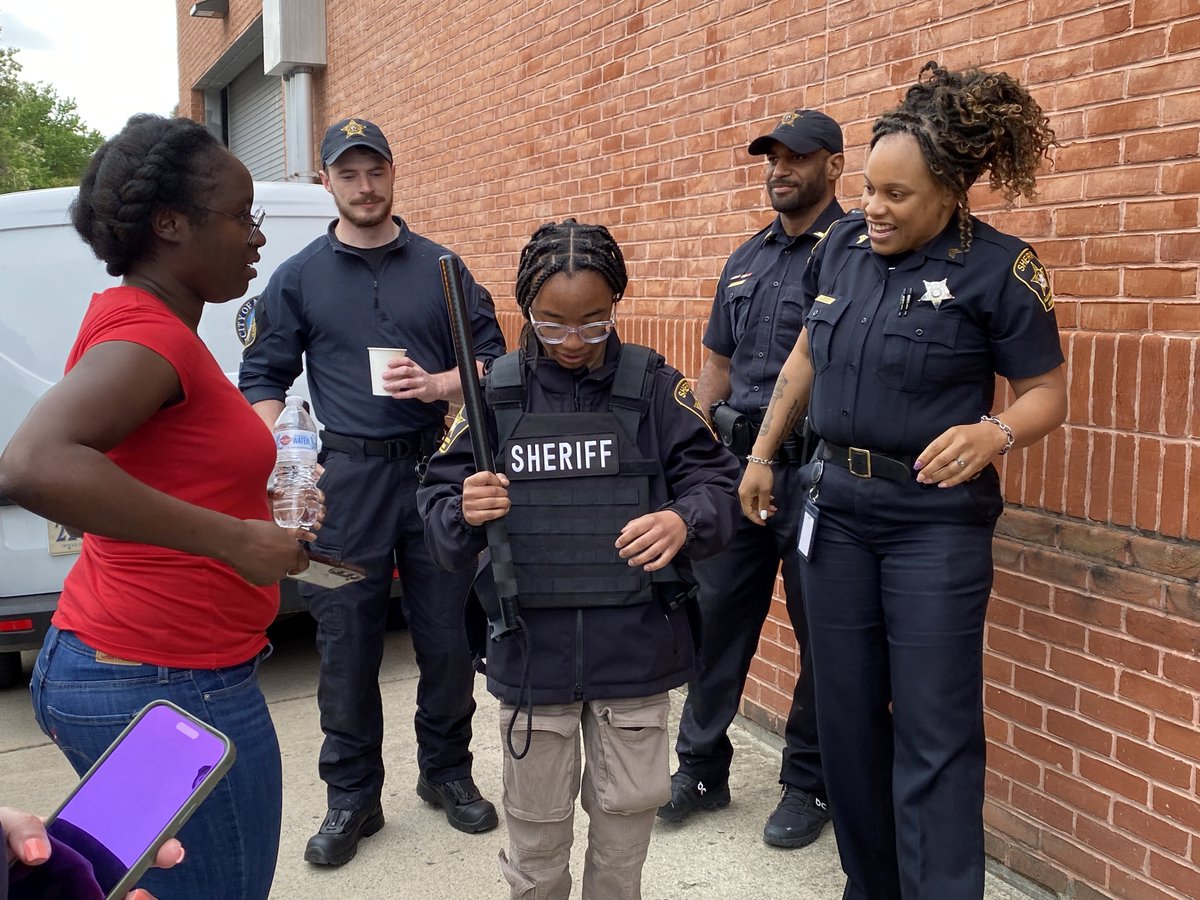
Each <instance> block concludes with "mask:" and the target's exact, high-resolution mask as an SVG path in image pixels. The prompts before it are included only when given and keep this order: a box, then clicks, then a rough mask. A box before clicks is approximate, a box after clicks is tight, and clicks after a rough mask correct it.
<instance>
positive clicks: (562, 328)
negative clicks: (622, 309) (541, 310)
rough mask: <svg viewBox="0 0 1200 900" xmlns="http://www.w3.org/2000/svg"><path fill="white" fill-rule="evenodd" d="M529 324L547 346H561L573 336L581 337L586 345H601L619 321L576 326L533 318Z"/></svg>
mask: <svg viewBox="0 0 1200 900" xmlns="http://www.w3.org/2000/svg"><path fill="white" fill-rule="evenodd" d="M529 324H530V325H532V326H533V333H534V334H536V335H537V336H538V337H539V338H541V339H542V341H544V342H545V343H547V344H561V343H562V342H563V341H565V340H566V339H567V338H569V337H570V336H571V335H573V334H577V335H579V339H580V340H581V341H583V342H584V343H585V344H600V343H603V342H604V340H605V339H606V338H607V337H608V335H609V334H610V333H611V332H612V330H613V326H614V325H616V324H617V320H616V319H605V320H604V321H603V322H588V323H587V324H586V325H578V326H574V325H560V324H559V323H558V322H539V321H538V320H537V319H534V318H533V317H532V316H531V317H530V319H529Z"/></svg>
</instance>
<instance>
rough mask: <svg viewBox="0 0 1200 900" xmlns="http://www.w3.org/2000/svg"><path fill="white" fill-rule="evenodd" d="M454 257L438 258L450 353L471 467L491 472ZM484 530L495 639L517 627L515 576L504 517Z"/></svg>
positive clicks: (491, 459) (488, 443) (468, 321)
mask: <svg viewBox="0 0 1200 900" xmlns="http://www.w3.org/2000/svg"><path fill="white" fill-rule="evenodd" d="M457 263H458V260H457V259H456V258H455V257H454V256H453V255H449V254H447V255H446V256H442V257H440V258H439V259H438V265H439V266H441V268H442V289H443V290H444V291H445V292H446V305H447V306H448V307H449V309H450V334H451V338H452V339H453V341H454V355H455V356H456V357H458V377H459V380H460V381H461V382H462V392H463V413H464V415H465V416H466V418H467V425H468V426H469V427H468V430H469V431H470V432H471V450H472V452H473V453H474V455H475V469H476V471H479V472H495V471H496V462H495V457H494V456H493V455H492V448H491V441H490V440H488V432H487V419H486V418H485V417H484V414H483V391H482V390H480V387H479V372H478V371H477V370H476V368H475V345H474V342H473V341H472V339H471V317H470V314H469V313H468V311H467V300H466V298H465V297H464V296H463V289H462V278H461V277H459V274H458V265H457ZM484 529H485V530H486V532H487V542H488V549H489V550H490V551H491V556H492V578H493V579H494V581H495V583H496V594H497V599H498V601H499V603H498V605H497V606H496V607H495V608H490V609H489V608H488V607H489V606H491V604H489V603H488V602H486V598H484V597H482V596H481V597H480V601H481V602H482V603H483V606H484V611H485V612H486V613H487V617H488V625H489V626H490V627H491V634H492V638H493V639H499V638H502V637H504V636H506V635H507V634H509V633H510V632H512V631H515V630H516V628H517V616H516V612H517V576H516V573H515V572H513V558H512V544H511V543H510V542H509V540H508V526H507V525H506V524H505V522H504V519H493V520H492V521H491V522H488V523H487V524H486V525H485V526H484Z"/></svg>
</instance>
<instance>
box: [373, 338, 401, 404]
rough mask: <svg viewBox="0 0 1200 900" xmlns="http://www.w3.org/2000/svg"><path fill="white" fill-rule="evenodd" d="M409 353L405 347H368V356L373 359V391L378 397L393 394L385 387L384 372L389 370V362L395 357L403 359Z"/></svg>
mask: <svg viewBox="0 0 1200 900" xmlns="http://www.w3.org/2000/svg"><path fill="white" fill-rule="evenodd" d="M406 353H408V351H407V350H406V349H404V348H403V347H368V348H367V358H368V359H370V361H371V393H372V394H374V395H375V396H376V397H388V396H391V395H390V394H388V392H387V391H385V390H384V389H383V373H384V372H386V371H387V367H388V362H389V361H391V360H393V359H403V358H404V356H405V354H406Z"/></svg>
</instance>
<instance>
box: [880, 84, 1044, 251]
mask: <svg viewBox="0 0 1200 900" xmlns="http://www.w3.org/2000/svg"><path fill="white" fill-rule="evenodd" d="M891 134H909V135H911V136H912V137H913V138H914V139H915V140H916V142H917V145H918V146H919V147H920V148H921V155H922V156H923V157H924V159H925V164H926V165H927V166H928V167H929V171H930V174H932V175H933V177H934V178H936V179H937V180H938V181H940V182H941V183H942V184H944V185H945V186H946V187H948V188H949V189H950V190H951V192H952V193H953V195H954V197H955V199H956V200H957V201H958V231H959V236H960V238H961V240H962V251H963V252H964V253H965V252H966V251H967V250H969V249H970V247H971V207H970V202H969V201H968V199H967V191H968V190H970V188H971V185H973V184H974V183H975V182H976V181H977V180H978V179H979V176H980V175H982V174H983V172H984V171H985V170H986V171H988V172H989V174H990V183H991V186H992V188H993V189H994V190H996V191H999V192H1000V195H1001V196H1002V197H1003V198H1004V200H1005V202H1007V203H1011V202H1012V201H1013V200H1014V199H1016V197H1017V196H1018V195H1023V196H1025V197H1026V198H1028V199H1030V200H1032V199H1033V198H1034V197H1036V196H1037V191H1036V188H1035V177H1036V175H1035V173H1036V171H1037V167H1038V165H1039V164H1040V162H1041V160H1042V159H1043V158H1044V157H1046V156H1047V155H1048V153H1049V150H1050V148H1051V147H1052V146H1054V145H1055V140H1054V131H1053V130H1052V129H1051V128H1050V124H1049V120H1048V119H1047V118H1046V115H1045V114H1044V113H1043V112H1042V109H1041V107H1040V106H1038V104H1037V101H1035V100H1034V99H1033V97H1031V96H1030V94H1029V92H1028V91H1027V90H1026V89H1025V88H1024V87H1022V86H1021V84H1020V83H1019V82H1018V81H1017V80H1016V79H1015V78H1013V77H1011V76H1010V75H1008V74H1007V73H1005V72H984V71H982V70H980V69H968V70H966V71H962V72H951V71H949V70H947V69H943V68H942V67H941V66H939V65H938V64H937V63H936V62H927V63H926V64H925V65H924V66H922V67H921V71H920V73H919V74H918V76H917V83H916V84H914V85H913V86H912V87H910V88H909V89H908V92H907V93H906V94H905V96H904V101H903V102H902V103H901V104H900V105H899V106H898V107H896V108H895V109H893V110H891V111H890V112H886V113H884V114H883V115H881V116H880V117H879V118H878V119H876V120H875V124H874V126H873V127H872V129H871V146H872V147H874V146H875V145H876V144H877V143H878V142H879V140H880V139H881V138H883V137H886V136H887V135H891Z"/></svg>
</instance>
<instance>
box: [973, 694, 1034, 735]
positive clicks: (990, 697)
mask: <svg viewBox="0 0 1200 900" xmlns="http://www.w3.org/2000/svg"><path fill="white" fill-rule="evenodd" d="M983 703H984V706H985V707H986V708H987V709H988V710H990V711H991V712H993V713H996V714H997V715H1000V716H1003V717H1004V718H1005V719H1007V720H1011V721H1014V722H1021V723H1023V724H1025V725H1028V726H1029V727H1031V728H1041V727H1042V724H1043V723H1044V722H1045V710H1044V709H1043V707H1042V705H1041V704H1040V703H1038V702H1037V701H1035V700H1030V699H1029V698H1027V697H1022V696H1021V695H1020V694H1015V693H1013V692H1011V691H1006V690H1003V689H1001V688H998V687H995V686H994V685H985V686H984V689H983Z"/></svg>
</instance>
